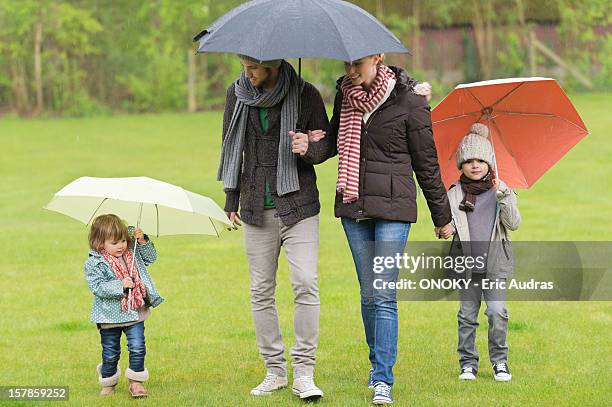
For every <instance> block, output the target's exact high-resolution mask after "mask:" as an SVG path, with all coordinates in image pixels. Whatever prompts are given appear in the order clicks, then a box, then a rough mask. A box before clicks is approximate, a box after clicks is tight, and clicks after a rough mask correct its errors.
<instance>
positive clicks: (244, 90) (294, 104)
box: [217, 61, 303, 196]
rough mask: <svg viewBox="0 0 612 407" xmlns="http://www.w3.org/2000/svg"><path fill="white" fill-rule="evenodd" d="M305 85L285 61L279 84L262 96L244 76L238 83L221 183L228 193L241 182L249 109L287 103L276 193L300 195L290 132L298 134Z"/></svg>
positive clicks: (224, 148)
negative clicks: (228, 190)
mask: <svg viewBox="0 0 612 407" xmlns="http://www.w3.org/2000/svg"><path fill="white" fill-rule="evenodd" d="M302 87H303V82H302V80H301V79H299V87H298V76H297V74H296V72H295V70H294V69H293V67H292V66H291V65H290V64H289V63H287V62H286V61H283V62H282V63H281V66H280V68H279V75H278V82H277V83H276V86H275V87H274V89H272V90H271V91H269V92H266V93H262V92H261V90H259V89H257V88H255V87H254V86H253V85H251V82H250V81H249V80H248V78H247V77H246V76H245V74H244V72H243V73H242V75H241V76H240V78H239V79H238V80H237V81H236V83H235V93H236V97H237V98H238V100H237V101H236V106H235V107H234V112H233V114H232V119H231V120H230V124H229V127H228V129H227V134H225V135H224V137H223V145H222V148H221V163H220V165H219V171H218V172H217V180H218V181H223V186H224V188H226V189H236V188H237V187H238V183H239V182H240V180H239V177H240V170H241V169H242V157H243V151H244V139H245V134H246V124H247V118H248V116H249V107H265V108H268V107H272V106H275V105H277V104H278V103H280V102H281V101H282V102H283V105H282V107H281V119H280V141H279V145H278V165H277V166H276V192H277V193H278V195H279V196H283V195H285V194H288V193H290V192H294V191H298V190H299V189H300V183H299V180H298V172H297V158H296V156H295V154H294V153H293V152H292V151H291V137H289V131H293V130H295V126H296V123H297V119H298V97H299V93H300V90H301V89H302Z"/></svg>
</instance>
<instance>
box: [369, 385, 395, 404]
mask: <svg viewBox="0 0 612 407" xmlns="http://www.w3.org/2000/svg"><path fill="white" fill-rule="evenodd" d="M392 403H393V397H391V386H389V385H388V384H387V383H385V382H376V383H375V384H374V397H373V398H372V404H392Z"/></svg>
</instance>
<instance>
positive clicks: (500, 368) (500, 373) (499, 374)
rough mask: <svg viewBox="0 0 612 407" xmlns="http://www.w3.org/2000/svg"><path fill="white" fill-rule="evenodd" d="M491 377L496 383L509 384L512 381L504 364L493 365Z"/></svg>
mask: <svg viewBox="0 0 612 407" xmlns="http://www.w3.org/2000/svg"><path fill="white" fill-rule="evenodd" d="M493 376H494V377H495V381H497V382H509V381H510V380H512V374H511V373H510V368H509V367H508V364H507V363H506V362H498V363H494V364H493Z"/></svg>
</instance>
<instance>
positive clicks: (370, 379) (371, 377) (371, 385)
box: [368, 368, 374, 389]
mask: <svg viewBox="0 0 612 407" xmlns="http://www.w3.org/2000/svg"><path fill="white" fill-rule="evenodd" d="M373 388H374V368H370V375H369V376H368V389H373Z"/></svg>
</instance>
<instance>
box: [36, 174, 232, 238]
mask: <svg viewBox="0 0 612 407" xmlns="http://www.w3.org/2000/svg"><path fill="white" fill-rule="evenodd" d="M45 209H48V210H51V211H55V212H59V213H62V214H64V215H67V216H70V217H71V218H74V219H76V220H78V221H80V222H83V223H85V224H90V223H91V222H92V221H93V219H94V218H95V217H96V216H98V215H101V214H105V213H113V214H115V215H117V216H119V217H120V218H122V219H125V220H127V221H128V223H129V224H131V225H138V226H140V227H141V228H142V229H143V230H145V231H146V232H147V233H150V234H155V235H157V236H161V235H179V234H180V235H182V234H204V235H216V236H218V235H219V233H220V232H221V231H222V230H224V229H225V228H231V227H233V225H232V223H231V222H230V221H229V219H228V218H227V216H226V215H225V212H223V210H222V209H221V208H220V207H219V206H218V205H217V204H216V203H215V202H214V201H213V200H212V199H210V198H207V197H205V196H202V195H198V194H196V193H193V192H190V191H187V190H184V189H183V188H181V187H178V186H175V185H172V184H168V183H166V182H162V181H158V180H156V179H152V178H147V177H132V178H94V177H81V178H78V179H76V180H74V181H72V182H71V183H70V184H68V185H66V186H65V187H64V188H62V189H61V190H60V191H59V192H57V193H56V194H55V196H54V197H53V199H52V200H51V201H50V202H49V203H48V204H47V205H46V206H45Z"/></svg>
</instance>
